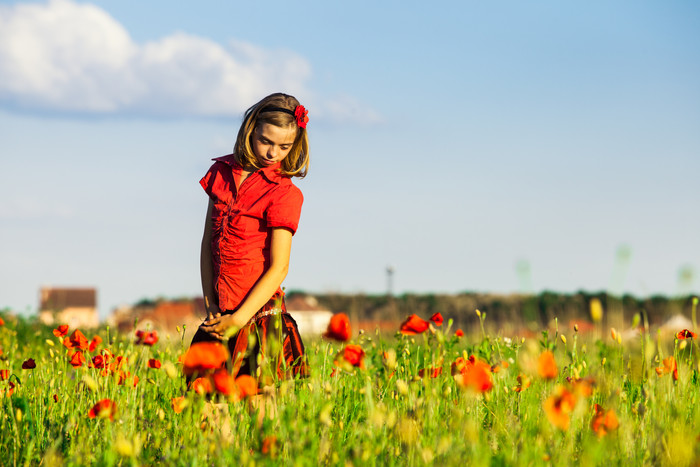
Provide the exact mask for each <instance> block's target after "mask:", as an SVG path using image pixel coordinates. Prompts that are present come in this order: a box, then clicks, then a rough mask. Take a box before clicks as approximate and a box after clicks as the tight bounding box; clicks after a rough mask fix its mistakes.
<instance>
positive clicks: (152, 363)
mask: <svg viewBox="0 0 700 467" xmlns="http://www.w3.org/2000/svg"><path fill="white" fill-rule="evenodd" d="M148 368H154V369H156V370H157V369H158V368H160V360H158V359H156V358H149V359H148Z"/></svg>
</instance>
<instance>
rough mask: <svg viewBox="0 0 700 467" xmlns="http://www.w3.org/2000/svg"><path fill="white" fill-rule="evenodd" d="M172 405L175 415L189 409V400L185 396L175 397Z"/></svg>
mask: <svg viewBox="0 0 700 467" xmlns="http://www.w3.org/2000/svg"><path fill="white" fill-rule="evenodd" d="M171 405H172V407H173V411H174V412H175V413H180V412H182V411H183V410H185V407H187V399H185V396H179V397H173V398H172V401H171Z"/></svg>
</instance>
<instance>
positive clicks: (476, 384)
mask: <svg viewBox="0 0 700 467" xmlns="http://www.w3.org/2000/svg"><path fill="white" fill-rule="evenodd" d="M458 360H459V359H458ZM463 361H464V366H462V368H461V371H460V373H459V374H457V375H456V376H455V381H457V384H459V385H460V386H461V387H463V388H469V389H471V390H473V391H475V392H478V393H484V392H486V391H489V390H490V389H491V388H492V387H493V381H492V380H491V365H489V364H488V363H486V362H484V361H482V360H479V359H477V358H476V357H474V356H473V355H472V356H471V357H469V360H463ZM455 363H457V362H455Z"/></svg>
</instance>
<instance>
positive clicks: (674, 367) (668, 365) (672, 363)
mask: <svg viewBox="0 0 700 467" xmlns="http://www.w3.org/2000/svg"><path fill="white" fill-rule="evenodd" d="M662 363H663V366H660V367H658V368H656V374H657V375H658V376H659V377H661V376H663V375H665V374H666V373H671V375H672V376H673V380H674V381H678V364H677V363H676V358H675V357H674V356H673V355H671V356H670V357H668V358H664V359H663V361H662Z"/></svg>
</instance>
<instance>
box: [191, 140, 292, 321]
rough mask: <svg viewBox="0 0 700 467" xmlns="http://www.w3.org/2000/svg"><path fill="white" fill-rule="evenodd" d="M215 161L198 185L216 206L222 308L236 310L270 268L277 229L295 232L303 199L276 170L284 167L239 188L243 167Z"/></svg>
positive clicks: (215, 252) (226, 159) (262, 172)
mask: <svg viewBox="0 0 700 467" xmlns="http://www.w3.org/2000/svg"><path fill="white" fill-rule="evenodd" d="M213 160H214V161H215V162H214V165H212V166H211V168H210V169H209V171H208V172H207V174H206V175H205V176H204V177H203V178H202V179H201V180H200V182H199V183H200V185H202V188H204V191H206V192H207V194H208V195H209V197H210V198H211V199H212V201H213V203H214V209H213V211H212V219H211V220H212V244H211V251H212V260H213V265H214V290H215V291H216V293H217V295H218V298H219V308H220V309H221V310H223V311H226V310H235V309H236V308H237V307H238V306H239V305H240V304H241V302H243V300H244V299H245V297H246V296H247V295H248V292H250V289H251V288H253V286H254V285H255V283H256V282H257V281H258V279H260V276H262V275H263V273H264V272H265V271H266V270H267V268H268V267H269V265H270V240H271V233H272V228H274V227H285V228H287V229H289V230H291V231H292V234H294V233H295V232H296V230H297V226H298V224H299V217H300V215H301V205H302V203H303V201H304V197H303V196H302V194H301V190H299V188H297V187H296V186H294V185H293V184H292V181H291V179H290V178H289V177H287V176H284V175H280V174H279V173H278V172H277V170H278V169H279V168H280V163H278V164H275V165H272V166H270V167H264V168H262V169H258V170H257V171H255V172H253V173H251V174H250V175H249V176H248V177H247V178H246V179H245V180H244V181H243V183H241V185H240V187H239V189H238V190H236V186H237V185H238V182H239V181H240V179H241V174H242V171H243V168H242V167H241V166H240V165H239V164H238V163H237V162H236V161H235V158H234V155H233V154H229V155H227V156H223V157H218V158H216V159H213ZM278 291H280V290H279V289H278Z"/></svg>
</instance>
